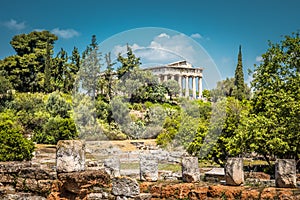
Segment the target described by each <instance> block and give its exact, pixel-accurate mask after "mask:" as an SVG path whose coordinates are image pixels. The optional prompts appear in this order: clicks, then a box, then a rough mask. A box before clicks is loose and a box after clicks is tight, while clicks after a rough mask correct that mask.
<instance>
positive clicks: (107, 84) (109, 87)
mask: <svg viewBox="0 0 300 200" xmlns="http://www.w3.org/2000/svg"><path fill="white" fill-rule="evenodd" d="M105 61H106V70H105V71H104V88H103V89H102V90H103V91H104V90H105V93H106V94H107V97H106V99H107V101H108V102H110V100H111V99H112V97H113V87H114V84H115V83H114V82H115V81H114V72H113V66H114V65H115V64H116V63H115V62H114V63H112V62H111V55H110V52H109V53H108V54H106V55H105Z"/></svg>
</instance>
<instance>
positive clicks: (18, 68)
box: [0, 31, 57, 92]
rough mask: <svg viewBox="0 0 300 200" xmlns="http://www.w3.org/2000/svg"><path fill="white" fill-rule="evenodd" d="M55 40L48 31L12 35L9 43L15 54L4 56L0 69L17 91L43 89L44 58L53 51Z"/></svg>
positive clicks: (37, 90) (42, 90)
mask: <svg viewBox="0 0 300 200" xmlns="http://www.w3.org/2000/svg"><path fill="white" fill-rule="evenodd" d="M55 40H57V37H56V36H55V35H54V34H52V33H50V32H49V31H41V32H38V31H33V32H31V33H29V34H20V35H16V36H14V37H13V39H12V40H11V42H10V44H11V45H12V47H13V48H14V49H15V51H16V53H17V55H13V56H9V57H6V58H5V59H4V60H3V61H2V62H1V63H0V64H1V65H0V71H5V76H6V78H7V79H8V80H9V81H10V82H11V83H12V85H13V87H14V88H15V89H16V90H17V91H21V92H39V91H41V92H44V91H45V89H44V86H45V83H44V82H45V67H46V66H45V62H46V61H47V59H45V58H46V57H47V54H48V55H49V54H52V53H53V44H54V42H55ZM47 48H48V50H47ZM49 51H50V53H49ZM47 62H48V61H47ZM48 65H49V63H48ZM47 67H48V66H47ZM47 70H48V69H47ZM46 81H48V77H47V80H46Z"/></svg>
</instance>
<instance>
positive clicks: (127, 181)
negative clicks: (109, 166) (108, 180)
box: [112, 176, 140, 197]
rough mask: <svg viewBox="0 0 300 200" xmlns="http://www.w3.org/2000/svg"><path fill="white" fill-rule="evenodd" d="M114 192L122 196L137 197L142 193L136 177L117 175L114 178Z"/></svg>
mask: <svg viewBox="0 0 300 200" xmlns="http://www.w3.org/2000/svg"><path fill="white" fill-rule="evenodd" d="M112 194H113V195H115V196H121V197H136V196H138V195H139V194H140V187H139V184H138V182H137V181H136V180H135V179H132V178H129V177H125V176H123V177H115V178H113V180H112Z"/></svg>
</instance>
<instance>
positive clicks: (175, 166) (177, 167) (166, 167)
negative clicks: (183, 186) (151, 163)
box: [158, 163, 181, 172]
mask: <svg viewBox="0 0 300 200" xmlns="http://www.w3.org/2000/svg"><path fill="white" fill-rule="evenodd" d="M158 170H167V171H172V172H179V171H181V165H179V164H168V163H160V164H158Z"/></svg>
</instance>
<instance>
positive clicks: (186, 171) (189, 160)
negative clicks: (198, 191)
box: [181, 157, 200, 183]
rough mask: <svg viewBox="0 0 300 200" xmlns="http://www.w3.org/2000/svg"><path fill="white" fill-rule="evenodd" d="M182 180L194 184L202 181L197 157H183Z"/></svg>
mask: <svg viewBox="0 0 300 200" xmlns="http://www.w3.org/2000/svg"><path fill="white" fill-rule="evenodd" d="M181 167H182V180H183V181H184V182H188V183H192V182H197V181H200V171H199V163H198V158H197V157H183V158H182V161H181Z"/></svg>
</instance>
